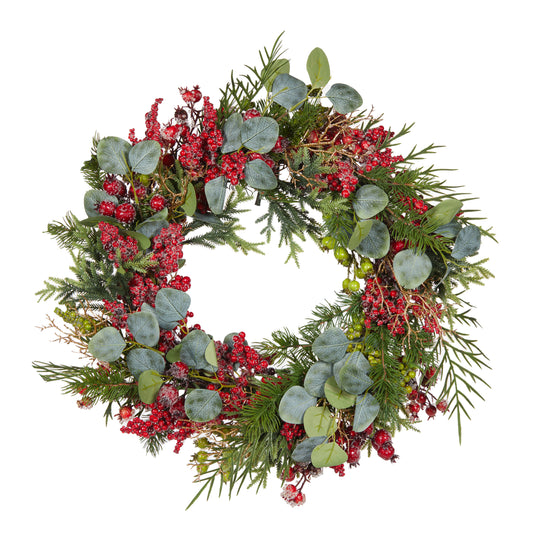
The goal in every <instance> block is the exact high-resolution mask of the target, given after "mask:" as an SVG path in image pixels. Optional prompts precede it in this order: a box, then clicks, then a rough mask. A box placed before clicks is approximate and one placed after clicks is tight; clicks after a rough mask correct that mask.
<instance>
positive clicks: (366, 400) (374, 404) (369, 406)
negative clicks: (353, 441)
mask: <svg viewBox="0 0 533 533" xmlns="http://www.w3.org/2000/svg"><path fill="white" fill-rule="evenodd" d="M378 413H379V402H378V401H377V400H376V399H375V398H374V396H372V394H369V393H367V394H365V395H362V396H358V397H357V400H356V403H355V414H354V419H353V431H355V432H356V433H360V432H361V431H364V430H365V429H366V428H367V427H368V426H370V424H372V422H374V420H375V418H376V416H378Z"/></svg>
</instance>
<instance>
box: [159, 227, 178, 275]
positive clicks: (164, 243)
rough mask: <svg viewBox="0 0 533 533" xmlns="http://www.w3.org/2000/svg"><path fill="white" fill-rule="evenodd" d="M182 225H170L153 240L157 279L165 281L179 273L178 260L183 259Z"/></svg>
mask: <svg viewBox="0 0 533 533" xmlns="http://www.w3.org/2000/svg"><path fill="white" fill-rule="evenodd" d="M181 230H182V226H181V224H170V225H169V227H168V228H163V229H162V230H161V231H160V232H159V234H158V235H156V236H155V237H154V238H153V240H152V249H153V251H154V259H155V260H156V261H157V263H158V267H157V278H158V279H160V280H163V279H164V278H166V277H167V276H168V275H169V274H172V273H174V272H177V271H178V260H179V259H181V258H182V257H183V246H182V244H181V243H182V242H183V241H184V237H183V235H182V233H181Z"/></svg>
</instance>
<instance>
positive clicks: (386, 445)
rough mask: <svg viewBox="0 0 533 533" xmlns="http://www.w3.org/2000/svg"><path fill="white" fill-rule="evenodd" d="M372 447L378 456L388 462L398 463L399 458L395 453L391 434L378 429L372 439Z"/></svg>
mask: <svg viewBox="0 0 533 533" xmlns="http://www.w3.org/2000/svg"><path fill="white" fill-rule="evenodd" d="M372 447H373V448H374V449H375V450H376V451H377V453H378V456H379V457H381V458H382V459H385V460H386V461H392V462H393V463H394V462H396V460H397V459H398V456H397V455H395V453H394V446H393V445H392V440H391V436H390V433H389V432H388V431H385V430H384V429H378V430H377V431H376V432H375V433H374V436H373V437H372Z"/></svg>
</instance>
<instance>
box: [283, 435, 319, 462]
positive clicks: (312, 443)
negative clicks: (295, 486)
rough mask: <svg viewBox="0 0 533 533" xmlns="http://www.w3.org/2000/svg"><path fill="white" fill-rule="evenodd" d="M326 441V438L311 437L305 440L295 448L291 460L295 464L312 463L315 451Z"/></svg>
mask: <svg viewBox="0 0 533 533" xmlns="http://www.w3.org/2000/svg"><path fill="white" fill-rule="evenodd" d="M325 441H326V437H311V438H309V439H305V440H303V441H302V442H300V443H298V444H297V445H296V448H294V451H293V452H292V455H291V459H292V460H293V461H294V462H295V463H310V462H311V453H312V452H313V450H314V449H315V448H316V447H317V446H318V445H319V444H322V443H323V442H325Z"/></svg>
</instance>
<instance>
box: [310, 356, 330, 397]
mask: <svg viewBox="0 0 533 533" xmlns="http://www.w3.org/2000/svg"><path fill="white" fill-rule="evenodd" d="M332 375H333V366H332V364H331V363H324V362H323V361H318V362H317V363H314V364H313V365H311V368H309V370H308V371H307V374H306V375H305V379H304V389H305V390H306V391H307V392H308V393H309V394H310V395H311V396H315V397H316V398H323V397H324V384H325V383H326V381H327V380H328V378H330V377H331V376H332Z"/></svg>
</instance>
